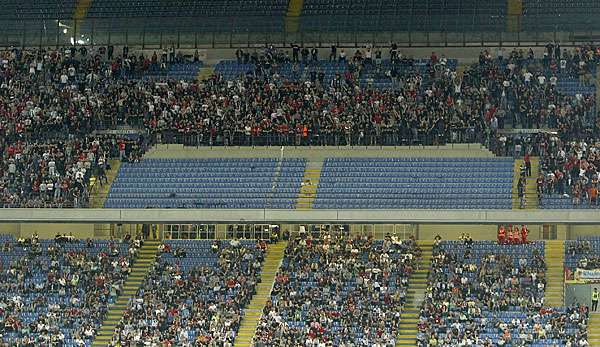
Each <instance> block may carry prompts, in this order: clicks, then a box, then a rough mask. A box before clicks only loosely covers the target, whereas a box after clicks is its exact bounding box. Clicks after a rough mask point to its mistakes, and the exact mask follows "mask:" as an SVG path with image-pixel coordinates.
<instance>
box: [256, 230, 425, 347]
mask: <svg viewBox="0 0 600 347" xmlns="http://www.w3.org/2000/svg"><path fill="white" fill-rule="evenodd" d="M417 255H418V250H417V248H416V245H415V244H414V242H412V241H409V240H404V241H401V242H399V243H392V241H391V239H388V240H386V241H385V242H384V241H382V240H376V241H373V240H367V239H366V238H354V239H351V238H346V237H337V236H336V237H333V238H331V237H329V236H327V237H325V238H323V239H312V238H310V237H308V238H297V239H295V240H293V241H292V242H290V244H289V245H288V248H287V249H286V253H285V257H284V259H283V262H282V264H281V267H280V270H279V272H278V273H277V276H276V279H275V284H274V286H273V290H272V292H271V300H269V301H268V302H267V305H266V307H265V308H264V310H263V315H262V317H261V320H260V322H259V324H258V328H257V332H256V337H255V343H256V345H257V346H300V345H302V346H321V345H325V346H393V345H394V342H395V338H396V333H397V332H398V329H399V323H400V319H399V317H400V314H401V311H402V306H403V304H404V301H405V296H406V294H407V287H408V277H409V276H410V273H411V272H412V270H413V267H414V261H415V260H416V257H417Z"/></svg>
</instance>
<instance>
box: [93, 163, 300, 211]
mask: <svg viewBox="0 0 600 347" xmlns="http://www.w3.org/2000/svg"><path fill="white" fill-rule="evenodd" d="M305 165H306V163H305V161H304V159H293V158H292V159H283V160H282V161H281V163H279V161H278V160H277V159H273V158H252V159H238V158H228V159H197V160H182V159H146V160H143V161H141V162H139V163H132V164H124V165H122V166H121V169H120V170H119V173H118V175H117V178H116V179H115V182H114V183H113V185H112V187H111V190H110V192H109V196H108V199H107V201H106V204H105V207H107V208H267V207H268V208H293V206H294V200H295V198H296V197H297V196H298V191H299V189H300V181H301V179H302V175H303V172H304V167H305Z"/></svg>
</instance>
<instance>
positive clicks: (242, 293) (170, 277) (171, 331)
mask: <svg viewBox="0 0 600 347" xmlns="http://www.w3.org/2000/svg"><path fill="white" fill-rule="evenodd" d="M259 245H260V247H259ZM161 248H162V252H163V253H161V254H160V255H159V257H158V258H157V261H156V263H155V266H154V268H153V269H152V271H151V272H150V273H149V274H148V276H147V278H146V280H145V282H144V283H143V285H142V288H141V289H140V290H139V291H138V294H137V295H136V297H135V298H134V299H133V300H131V302H130V304H129V307H128V309H127V310H126V311H125V314H124V316H123V319H122V320H121V322H120V323H119V324H118V325H117V333H116V334H115V337H114V341H113V343H115V344H117V343H118V345H120V346H134V345H138V344H139V343H136V341H140V340H141V341H144V342H149V341H152V342H155V345H163V343H162V341H167V340H170V341H171V343H173V346H232V344H230V343H233V340H234V339H235V335H236V333H237V330H238V328H239V324H240V321H241V319H242V309H243V308H244V307H245V306H246V305H247V304H248V302H250V299H251V298H252V295H253V294H254V293H255V288H256V284H257V283H258V282H259V281H260V268H261V263H262V261H263V259H264V250H265V249H266V244H265V243H262V242H261V243H260V244H257V243H256V241H253V240H243V241H208V240H203V241H191V240H171V241H166V242H165V244H164V245H162V246H161Z"/></svg>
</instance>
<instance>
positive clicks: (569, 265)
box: [564, 236, 600, 279]
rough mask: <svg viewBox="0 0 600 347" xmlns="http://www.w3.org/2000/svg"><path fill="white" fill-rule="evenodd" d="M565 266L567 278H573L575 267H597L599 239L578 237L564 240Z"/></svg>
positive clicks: (598, 262)
mask: <svg viewBox="0 0 600 347" xmlns="http://www.w3.org/2000/svg"><path fill="white" fill-rule="evenodd" d="M564 264H565V268H566V269H567V270H568V271H567V276H568V278H569V279H573V276H574V274H575V271H576V270H577V269H586V270H589V269H597V268H598V267H600V239H598V238H597V237H593V236H592V237H578V238H577V240H567V241H565V263H564Z"/></svg>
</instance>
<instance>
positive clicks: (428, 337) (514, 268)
mask: <svg viewBox="0 0 600 347" xmlns="http://www.w3.org/2000/svg"><path fill="white" fill-rule="evenodd" d="M545 270H546V266H545V262H544V243H543V242H539V241H535V242H532V243H530V244H525V245H498V244H497V243H495V242H493V241H479V242H471V243H469V242H462V241H461V242H457V241H449V242H441V243H440V244H439V245H438V246H436V247H434V252H433V259H432V268H431V271H430V279H429V280H430V282H429V288H428V290H427V292H426V299H425V301H424V302H423V307H422V309H421V319H420V323H419V331H420V333H419V335H418V342H419V343H418V346H420V347H424V346H432V345H437V346H460V345H463V346H491V345H494V346H521V345H523V344H526V345H529V346H539V347H541V346H550V345H552V346H556V345H560V346H564V345H566V342H567V341H571V343H572V345H573V346H575V345H580V344H578V343H579V341H580V340H584V341H587V337H586V334H587V332H586V326H587V310H586V309H585V308H584V307H569V308H564V307H553V308H545V307H544V304H543V303H544V301H543V299H544V288H545V285H546V279H545Z"/></svg>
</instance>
